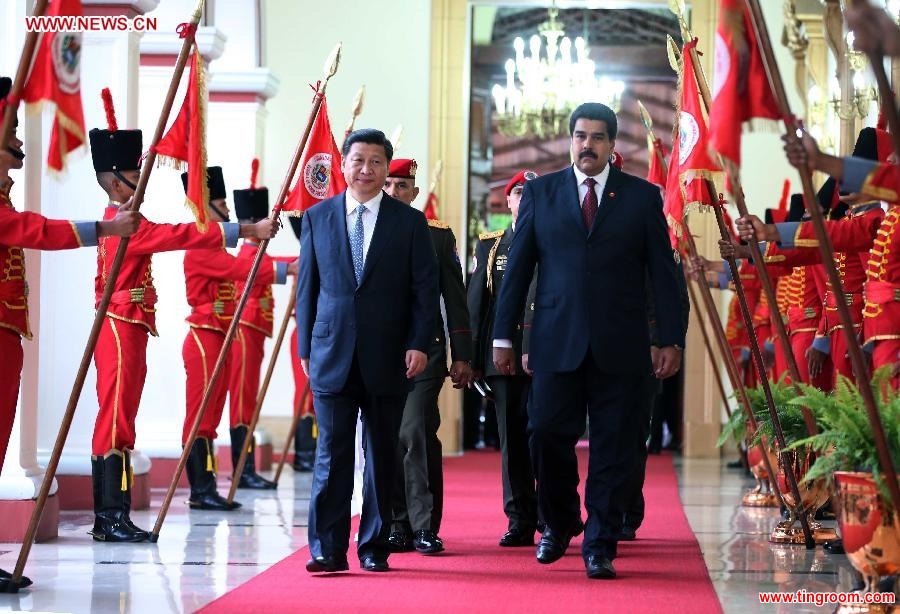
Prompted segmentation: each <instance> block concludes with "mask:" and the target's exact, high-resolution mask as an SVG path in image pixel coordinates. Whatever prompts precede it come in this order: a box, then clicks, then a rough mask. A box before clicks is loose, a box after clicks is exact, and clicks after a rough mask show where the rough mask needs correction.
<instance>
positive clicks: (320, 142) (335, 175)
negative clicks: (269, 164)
mask: <svg viewBox="0 0 900 614" xmlns="http://www.w3.org/2000/svg"><path fill="white" fill-rule="evenodd" d="M346 189H347V182H346V181H344V174H343V173H342V172H341V152H340V151H339V150H338V148H337V145H336V144H335V142H334V135H333V134H332V133H331V122H329V121H328V105H327V104H325V97H324V96H323V97H322V106H321V107H320V108H319V113H318V115H316V121H315V123H314V124H313V127H312V131H311V132H310V134H309V141H308V142H307V143H306V149H305V150H304V152H303V159H302V160H301V162H300V176H299V177H297V182H296V183H295V184H294V188H293V189H292V190H291V193H290V194H289V195H288V197H287V199H286V200H285V201H284V205H283V206H282V208H281V210H282V211H297V212H301V211H306V210H307V209H309V208H310V207H312V206H313V205H315V204H318V203H320V202H322V201H323V200H325V199H326V198H330V197H332V196H334V195H336V194H340V193H341V192H343V191H344V190H346Z"/></svg>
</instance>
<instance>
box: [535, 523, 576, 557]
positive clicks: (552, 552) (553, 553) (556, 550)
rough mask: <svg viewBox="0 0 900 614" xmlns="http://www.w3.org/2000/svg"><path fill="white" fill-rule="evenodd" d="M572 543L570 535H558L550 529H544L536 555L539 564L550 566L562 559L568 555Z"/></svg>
mask: <svg viewBox="0 0 900 614" xmlns="http://www.w3.org/2000/svg"><path fill="white" fill-rule="evenodd" d="M570 541H572V535H571V534H569V533H564V534H561V535H557V534H555V533H553V531H552V530H550V529H544V533H543V534H542V535H541V540H540V541H539V542H538V545H537V551H536V553H535V556H536V558H537V561H538V563H542V564H544V565H549V564H550V563H555V562H556V561H558V560H559V559H561V558H562V557H563V555H564V554H565V553H566V548H568V547H569V542H570Z"/></svg>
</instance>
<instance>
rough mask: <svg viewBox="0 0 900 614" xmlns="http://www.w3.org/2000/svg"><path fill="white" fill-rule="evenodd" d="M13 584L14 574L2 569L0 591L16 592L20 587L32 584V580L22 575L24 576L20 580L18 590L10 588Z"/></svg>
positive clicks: (0, 571)
mask: <svg viewBox="0 0 900 614" xmlns="http://www.w3.org/2000/svg"><path fill="white" fill-rule="evenodd" d="M11 585H12V574H11V573H9V572H8V571H6V570H5V569H0V593H14V592H16V591H18V590H19V589H20V588H25V587H28V586H31V580H30V579H29V578H28V577H26V576H22V578H21V579H20V580H19V582H18V586H17V588H16V590H10V588H11Z"/></svg>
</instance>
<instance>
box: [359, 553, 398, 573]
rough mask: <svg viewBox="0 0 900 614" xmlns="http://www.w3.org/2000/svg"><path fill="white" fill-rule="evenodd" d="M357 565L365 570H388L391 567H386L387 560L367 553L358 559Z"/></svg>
mask: <svg viewBox="0 0 900 614" xmlns="http://www.w3.org/2000/svg"><path fill="white" fill-rule="evenodd" d="M359 567H360V569H364V570H366V571H390V569H391V568H390V567H388V562H387V561H385V560H384V559H379V558H377V557H375V556H372V555H367V556H364V557H363V558H361V559H359Z"/></svg>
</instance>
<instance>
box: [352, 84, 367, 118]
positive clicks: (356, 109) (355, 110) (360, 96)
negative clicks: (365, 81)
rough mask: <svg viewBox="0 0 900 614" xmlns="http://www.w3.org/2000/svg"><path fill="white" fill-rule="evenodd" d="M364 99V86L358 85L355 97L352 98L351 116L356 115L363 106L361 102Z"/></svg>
mask: <svg viewBox="0 0 900 614" xmlns="http://www.w3.org/2000/svg"><path fill="white" fill-rule="evenodd" d="M365 99H366V86H365V85H360V86H359V91H357V92H356V98H354V99H353V117H357V116H358V115H359V114H360V113H361V112H362V108H363V102H365Z"/></svg>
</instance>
